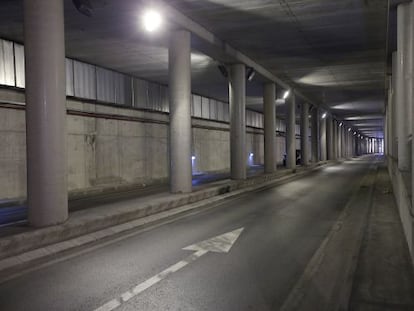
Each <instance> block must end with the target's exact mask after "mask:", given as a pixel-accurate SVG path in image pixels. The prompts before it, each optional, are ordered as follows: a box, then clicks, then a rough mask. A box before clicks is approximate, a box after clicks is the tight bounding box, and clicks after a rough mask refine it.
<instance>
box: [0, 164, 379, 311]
mask: <svg viewBox="0 0 414 311" xmlns="http://www.w3.org/2000/svg"><path fill="white" fill-rule="evenodd" d="M369 160H372V158H370V159H369V158H365V160H363V159H362V160H354V161H349V162H345V163H343V164H339V165H334V166H329V167H324V168H321V169H319V170H316V171H315V172H313V173H311V174H310V175H307V176H305V177H302V178H300V179H296V180H293V181H290V182H287V183H285V184H282V185H279V186H277V187H273V188H269V189H266V190H262V191H257V192H252V193H246V194H245V195H243V196H241V197H239V198H237V199H233V200H229V201H227V202H224V203H221V204H220V205H218V206H217V207H214V208H211V209H208V210H202V211H200V212H198V213H193V214H190V215H187V216H186V217H182V218H180V219H177V220H175V221H172V222H169V223H164V224H159V225H157V226H154V227H152V228H149V229H146V230H137V232H136V233H135V234H134V235H132V236H131V235H129V236H128V237H123V238H119V237H118V238H117V239H114V240H113V241H111V242H107V243H105V244H102V245H95V246H94V247H91V249H89V250H86V251H83V252H81V253H79V254H76V255H73V256H72V257H69V258H67V259H65V260H63V261H60V262H57V263H54V264H50V265H48V266H46V267H43V268H39V269H37V270H35V271H31V272H28V273H25V274H23V275H21V276H19V277H16V278H14V279H12V280H9V281H7V282H5V283H2V284H0V310H2V311H8V310H10V311H12V310H13V311H18V310H22V311H23V310H24V311H28V310H42V311H44V310H91V311H94V310H97V309H98V310H151V311H156V310H235V311H236V310H237V311H243V310H278V309H279V308H280V306H281V305H282V304H283V302H284V301H285V299H286V298H287V296H288V295H289V293H290V291H291V289H292V288H293V287H294V286H295V284H296V282H297V281H298V279H299V278H300V276H301V275H302V273H303V271H304V269H305V267H306V265H307V263H308V262H309V260H310V259H311V257H312V255H313V254H314V253H315V251H316V250H317V249H318V247H319V246H320V244H321V242H322V240H323V239H324V238H325V237H326V235H327V234H328V232H329V230H330V229H331V227H332V225H333V223H334V222H335V220H336V219H337V217H338V216H339V214H340V213H341V211H342V210H343V208H344V207H345V205H346V204H347V202H348V200H349V199H350V197H351V194H352V192H353V191H354V190H355V186H356V184H357V183H358V181H359V180H360V179H361V178H362V177H363V176H364V175H365V174H366V173H367V172H368V167H369V165H370V163H371V162H370V161H369ZM228 232H230V234H228V235H224V236H220V237H218V238H215V239H214V237H216V236H219V235H223V234H226V233H228ZM211 238H213V239H212V240H209V241H207V242H204V243H199V242H201V241H204V240H208V239H211ZM197 243H198V244H197ZM194 244H195V245H194ZM191 245H192V246H191ZM187 246H191V247H189V249H186V250H185V249H183V248H185V247H187ZM226 251H228V252H226ZM99 308H101V309H99Z"/></svg>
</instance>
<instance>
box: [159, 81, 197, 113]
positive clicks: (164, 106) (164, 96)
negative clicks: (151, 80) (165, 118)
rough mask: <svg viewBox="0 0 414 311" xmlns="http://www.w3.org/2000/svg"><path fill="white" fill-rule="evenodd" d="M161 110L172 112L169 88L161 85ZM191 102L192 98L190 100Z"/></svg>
mask: <svg viewBox="0 0 414 311" xmlns="http://www.w3.org/2000/svg"><path fill="white" fill-rule="evenodd" d="M160 91H161V110H162V111H164V112H169V111H170V106H169V102H168V88H167V87H166V86H163V85H161V88H160ZM190 101H191V98H190Z"/></svg>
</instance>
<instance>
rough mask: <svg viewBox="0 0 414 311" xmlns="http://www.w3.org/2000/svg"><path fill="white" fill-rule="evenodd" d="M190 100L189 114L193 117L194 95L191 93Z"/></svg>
mask: <svg viewBox="0 0 414 311" xmlns="http://www.w3.org/2000/svg"><path fill="white" fill-rule="evenodd" d="M190 101H191V116H192V117H193V116H194V95H193V94H191V97H190Z"/></svg>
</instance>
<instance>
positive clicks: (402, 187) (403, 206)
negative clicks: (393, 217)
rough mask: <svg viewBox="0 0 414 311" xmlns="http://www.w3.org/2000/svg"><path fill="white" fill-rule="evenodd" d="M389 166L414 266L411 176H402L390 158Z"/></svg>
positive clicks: (413, 219) (393, 160) (388, 160)
mask: <svg viewBox="0 0 414 311" xmlns="http://www.w3.org/2000/svg"><path fill="white" fill-rule="evenodd" d="M387 165H388V172H389V175H390V177H391V182H392V186H393V192H394V196H395V200H396V203H397V206H398V211H399V214H400V219H401V223H402V226H403V229H404V234H405V237H406V239H407V244H408V249H409V251H410V255H411V259H412V261H413V264H414V218H413V209H412V204H411V191H410V186H411V183H410V178H411V174H406V175H404V174H402V173H401V171H400V170H399V169H398V165H397V162H396V160H395V159H393V158H391V157H389V156H388V157H387Z"/></svg>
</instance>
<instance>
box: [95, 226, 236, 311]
mask: <svg viewBox="0 0 414 311" xmlns="http://www.w3.org/2000/svg"><path fill="white" fill-rule="evenodd" d="M243 229H244V228H239V229H237V230H234V231H231V232H227V233H224V234H221V235H218V236H215V237H213V238H211V239H208V240H204V241H201V242H199V243H196V244H192V245H190V246H187V247H184V248H183V249H184V250H190V251H195V253H193V254H191V255H190V256H188V257H186V258H185V259H184V260H181V261H179V262H177V263H176V264H174V265H172V266H170V267H168V268H167V269H165V270H164V271H162V272H160V273H158V274H157V275H154V276H153V277H151V278H149V279H147V280H146V281H144V282H142V283H140V284H138V285H136V286H135V287H133V288H131V289H130V290H128V291H126V292H125V293H123V294H122V295H121V296H120V297H119V298H115V299H112V300H111V301H108V302H107V303H105V304H104V305H102V306H101V307H99V308H97V309H95V310H94V311H112V310H114V309H116V308H118V307H119V306H121V305H122V304H123V303H125V302H127V301H128V300H130V299H131V298H133V297H135V296H137V295H138V294H140V293H142V292H143V291H145V290H146V289H148V288H150V287H151V286H153V285H155V284H157V283H158V282H160V281H162V280H163V279H165V278H166V277H168V276H169V275H170V274H172V273H174V272H177V271H178V270H180V269H182V268H184V267H185V266H187V265H188V264H190V263H192V262H194V261H196V260H197V259H198V258H200V257H201V256H203V255H205V254H207V253H208V252H214V253H228V252H229V251H230V249H231V247H232V246H233V244H234V243H235V242H236V240H237V239H238V237H239V236H240V234H241V233H242V231H243Z"/></svg>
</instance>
